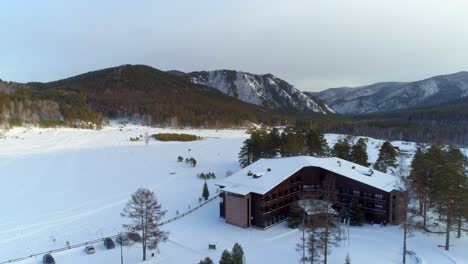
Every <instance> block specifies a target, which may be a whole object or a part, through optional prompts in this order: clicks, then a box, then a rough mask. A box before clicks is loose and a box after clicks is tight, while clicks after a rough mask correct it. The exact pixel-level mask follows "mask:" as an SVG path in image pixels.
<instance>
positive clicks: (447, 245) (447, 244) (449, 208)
mask: <svg viewBox="0 0 468 264" xmlns="http://www.w3.org/2000/svg"><path fill="white" fill-rule="evenodd" d="M451 211H452V202H448V204H447V230H446V234H445V250H447V251H448V250H449V248H450V225H451V224H452V215H451V213H452V212H451Z"/></svg>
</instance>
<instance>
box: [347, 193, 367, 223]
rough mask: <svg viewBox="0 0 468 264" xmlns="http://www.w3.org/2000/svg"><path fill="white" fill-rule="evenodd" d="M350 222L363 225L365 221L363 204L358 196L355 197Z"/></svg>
mask: <svg viewBox="0 0 468 264" xmlns="http://www.w3.org/2000/svg"><path fill="white" fill-rule="evenodd" d="M349 218H350V224H351V225H358V226H360V225H362V223H363V222H364V219H365V218H364V212H362V209H361V206H360V205H359V201H358V199H357V198H353V201H352V203H351V208H350V212H349Z"/></svg>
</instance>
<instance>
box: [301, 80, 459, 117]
mask: <svg viewBox="0 0 468 264" xmlns="http://www.w3.org/2000/svg"><path fill="white" fill-rule="evenodd" d="M310 94H312V95H314V96H317V97H318V98H320V99H322V100H323V101H324V102H325V103H327V104H328V105H329V106H331V107H332V108H333V109H335V110H336V111H337V112H338V113H343V114H365V113H373V112H386V111H393V110H399V109H408V108H414V107H423V106H431V105H437V104H441V103H444V102H448V101H451V100H455V99H459V98H462V97H465V96H468V72H458V73H454V74H449V75H440V76H435V77H432V78H428V79H425V80H421V81H416V82H383V83H376V84H372V85H367V86H361V87H356V88H350V87H343V88H332V89H327V90H324V91H322V92H317V93H310Z"/></svg>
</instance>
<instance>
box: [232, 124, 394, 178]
mask: <svg viewBox="0 0 468 264" xmlns="http://www.w3.org/2000/svg"><path fill="white" fill-rule="evenodd" d="M248 133H250V138H248V139H246V140H245V141H244V143H243V146H242V148H241V150H240V152H239V163H240V165H241V166H242V167H243V168H244V167H246V166H248V165H250V164H252V163H254V162H255V161H257V160H259V159H261V158H274V157H289V156H298V155H309V156H313V157H328V156H333V157H338V158H341V159H344V160H348V161H351V162H354V163H357V164H359V165H362V166H365V167H367V166H369V165H370V164H369V163H368V155H367V139H365V138H359V139H358V140H357V141H356V142H355V143H354V144H352V141H353V140H352V138H351V137H346V138H344V139H340V140H338V141H337V143H336V144H335V145H334V146H333V148H332V149H330V148H329V147H328V144H327V140H326V139H325V137H324V135H323V134H322V133H321V132H320V131H317V130H314V129H305V128H297V127H286V128H285V129H284V130H283V131H282V132H281V133H280V131H279V129H277V128H271V129H267V128H265V127H262V128H260V129H254V130H250V131H249V132H248ZM397 156H398V152H397V151H396V150H395V148H394V147H393V146H392V144H391V143H390V142H389V141H385V142H384V143H383V144H382V146H381V148H380V150H379V158H378V159H377V161H376V163H375V164H374V169H376V170H379V171H382V172H394V170H395V169H396V167H397Z"/></svg>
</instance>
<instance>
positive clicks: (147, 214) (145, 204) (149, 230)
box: [121, 188, 168, 261]
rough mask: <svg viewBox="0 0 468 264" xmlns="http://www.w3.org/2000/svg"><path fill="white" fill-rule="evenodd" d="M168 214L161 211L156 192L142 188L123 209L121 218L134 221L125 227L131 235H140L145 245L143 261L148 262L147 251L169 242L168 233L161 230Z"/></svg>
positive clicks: (140, 240)
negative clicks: (160, 226) (160, 227)
mask: <svg viewBox="0 0 468 264" xmlns="http://www.w3.org/2000/svg"><path fill="white" fill-rule="evenodd" d="M165 214H166V211H163V210H162V209H161V204H159V203H158V200H157V199H156V196H155V194H154V192H152V191H150V190H148V189H143V188H140V189H138V190H137V191H136V192H135V193H134V194H132V197H131V199H130V201H129V202H128V203H127V205H126V206H125V208H124V209H123V211H122V213H121V216H122V217H126V218H129V219H131V220H132V223H131V224H124V225H123V227H124V228H125V229H127V231H128V232H129V233H139V236H140V238H141V239H139V241H138V242H140V243H142V244H143V247H142V248H143V261H146V250H147V248H149V249H157V248H158V245H159V243H160V242H165V241H166V240H167V235H168V233H167V232H165V231H161V230H160V229H159V225H160V221H161V219H162V218H163V217H164V215H165Z"/></svg>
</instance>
